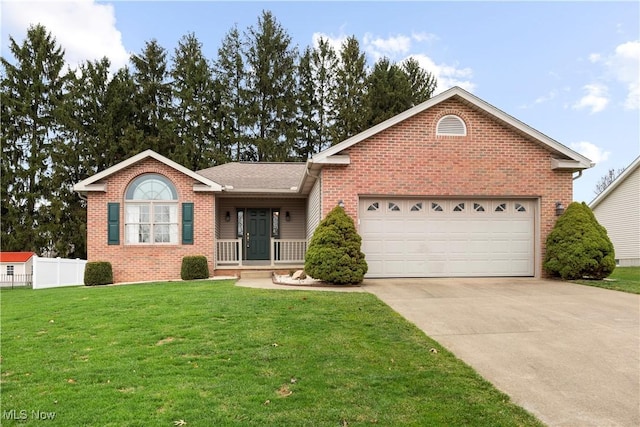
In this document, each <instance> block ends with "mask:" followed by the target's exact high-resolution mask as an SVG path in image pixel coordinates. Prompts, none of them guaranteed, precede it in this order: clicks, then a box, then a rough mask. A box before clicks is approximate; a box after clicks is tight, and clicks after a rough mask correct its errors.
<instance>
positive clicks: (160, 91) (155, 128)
mask: <svg viewBox="0 0 640 427" xmlns="http://www.w3.org/2000/svg"><path fill="white" fill-rule="evenodd" d="M131 62H132V64H133V79H134V81H135V83H136V89H137V98H136V99H137V108H138V120H137V122H136V125H137V126H138V129H140V130H142V133H143V136H144V143H145V145H146V148H150V149H152V150H154V151H156V152H157V153H159V154H162V155H163V156H167V157H169V156H170V155H171V152H172V150H173V148H174V147H175V145H176V144H177V143H178V141H177V139H176V138H175V132H174V129H173V122H172V121H171V119H170V110H171V107H172V105H171V101H172V94H171V85H170V83H169V81H168V78H167V77H168V70H167V52H166V50H165V49H164V48H163V47H162V46H160V45H159V44H158V42H157V41H156V40H155V39H153V40H151V41H149V42H146V43H145V47H144V49H143V50H142V52H141V53H140V54H139V55H132V56H131Z"/></svg>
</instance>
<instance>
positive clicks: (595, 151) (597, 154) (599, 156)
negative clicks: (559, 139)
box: [571, 141, 611, 163]
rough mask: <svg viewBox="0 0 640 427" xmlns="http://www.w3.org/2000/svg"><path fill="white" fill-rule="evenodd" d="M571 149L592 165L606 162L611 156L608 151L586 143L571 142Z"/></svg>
mask: <svg viewBox="0 0 640 427" xmlns="http://www.w3.org/2000/svg"><path fill="white" fill-rule="evenodd" d="M571 148H572V149H573V150H575V151H577V152H578V153H580V154H582V155H583V156H585V157H586V158H588V159H589V160H591V161H592V162H594V163H601V162H604V161H606V160H607V159H608V158H609V154H611V153H609V152H608V151H604V150H602V148H600V147H598V146H597V145H595V144H592V143H591V142H587V141H580V142H572V143H571Z"/></svg>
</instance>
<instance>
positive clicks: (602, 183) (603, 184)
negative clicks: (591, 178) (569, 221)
mask: <svg viewBox="0 0 640 427" xmlns="http://www.w3.org/2000/svg"><path fill="white" fill-rule="evenodd" d="M622 172H624V168H621V169H618V170H615V169H609V172H607V174H606V175H604V176H603V177H601V178H600V180H599V181H598V182H597V183H596V188H595V189H594V190H593V192H594V193H596V196H597V195H598V194H600V193H602V192H603V191H604V190H605V189H606V188H607V187H608V186H609V185H611V183H612V182H613V181H615V179H616V178H617V177H618V176H620V174H621V173H622Z"/></svg>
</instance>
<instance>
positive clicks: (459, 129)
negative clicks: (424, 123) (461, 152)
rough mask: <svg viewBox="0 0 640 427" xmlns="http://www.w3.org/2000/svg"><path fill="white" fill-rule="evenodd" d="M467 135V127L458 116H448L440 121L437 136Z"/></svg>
mask: <svg viewBox="0 0 640 427" xmlns="http://www.w3.org/2000/svg"><path fill="white" fill-rule="evenodd" d="M466 134H467V126H466V125H465V124H464V120H462V119H461V118H460V117H458V116H454V115H448V116H444V117H443V118H441V119H440V120H438V125H437V126H436V135H449V136H465V135H466Z"/></svg>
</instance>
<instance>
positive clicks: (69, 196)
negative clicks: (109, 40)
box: [46, 58, 113, 258]
mask: <svg viewBox="0 0 640 427" xmlns="http://www.w3.org/2000/svg"><path fill="white" fill-rule="evenodd" d="M109 67H110V62H109V60H108V59H107V58H103V59H102V60H99V61H95V62H86V63H84V64H81V65H80V67H79V69H78V70H77V71H76V73H72V74H70V76H69V79H68V80H67V82H66V85H65V98H64V100H65V102H64V104H63V106H62V108H61V116H60V122H61V126H60V130H59V131H58V132H57V134H56V136H55V138H54V144H53V150H52V160H53V165H52V175H51V183H52V191H51V200H50V205H49V206H48V212H49V216H50V219H51V221H50V222H49V223H48V224H47V226H46V228H48V230H49V232H50V233H51V234H52V235H55V236H56V239H55V240H54V242H53V251H54V252H55V253H56V254H57V255H58V256H62V257H71V258H85V257H86V256H87V242H86V229H87V216H86V202H85V201H84V200H82V199H81V198H80V197H79V196H78V194H76V193H75V192H74V191H73V185H74V184H76V183H77V182H79V181H81V180H83V179H85V178H87V177H89V176H90V175H93V174H94V173H96V172H97V171H99V170H102V169H105V168H106V167H107V166H108V165H107V164H106V163H105V155H104V153H108V152H109V151H110V150H111V144H112V143H113V142H112V141H111V136H112V131H111V127H110V126H109V125H108V123H107V121H106V120H105V117H104V113H105V109H106V98H107V97H106V94H107V88H108V83H109Z"/></svg>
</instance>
